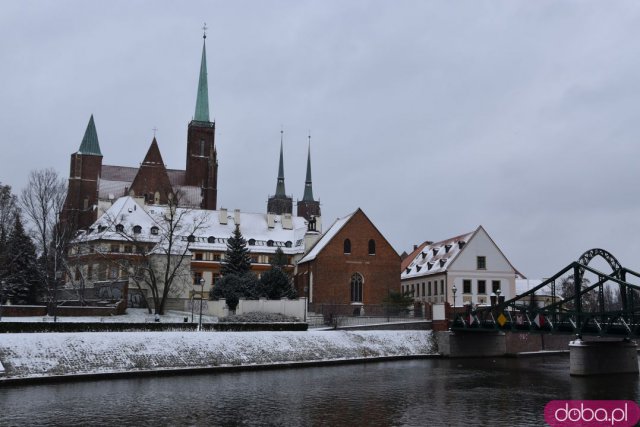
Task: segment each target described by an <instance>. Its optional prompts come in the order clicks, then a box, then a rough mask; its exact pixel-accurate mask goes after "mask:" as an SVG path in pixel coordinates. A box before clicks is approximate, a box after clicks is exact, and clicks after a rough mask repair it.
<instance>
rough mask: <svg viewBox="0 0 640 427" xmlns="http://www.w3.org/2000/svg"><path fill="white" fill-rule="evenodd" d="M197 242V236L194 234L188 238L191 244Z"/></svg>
mask: <svg viewBox="0 0 640 427" xmlns="http://www.w3.org/2000/svg"><path fill="white" fill-rule="evenodd" d="M195 241H196V236H194V235H193V234H190V235H189V236H188V237H187V242H189V243H193V242H195Z"/></svg>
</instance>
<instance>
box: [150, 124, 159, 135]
mask: <svg viewBox="0 0 640 427" xmlns="http://www.w3.org/2000/svg"><path fill="white" fill-rule="evenodd" d="M151 130H152V131H153V137H154V138H155V137H156V131H157V130H158V128H157V127H155V126H154V127H153V129H151Z"/></svg>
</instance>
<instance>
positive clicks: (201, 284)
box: [198, 277, 204, 331]
mask: <svg viewBox="0 0 640 427" xmlns="http://www.w3.org/2000/svg"><path fill="white" fill-rule="evenodd" d="M200 287H201V288H200V320H199V321H198V330H199V331H200V330H202V294H203V293H204V277H201V278H200Z"/></svg>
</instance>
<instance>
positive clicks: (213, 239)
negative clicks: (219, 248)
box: [207, 236, 216, 243]
mask: <svg viewBox="0 0 640 427" xmlns="http://www.w3.org/2000/svg"><path fill="white" fill-rule="evenodd" d="M215 242H216V238H215V237H213V236H209V238H208V239H207V243H215Z"/></svg>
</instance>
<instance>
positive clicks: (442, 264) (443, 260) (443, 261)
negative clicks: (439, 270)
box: [440, 258, 447, 267]
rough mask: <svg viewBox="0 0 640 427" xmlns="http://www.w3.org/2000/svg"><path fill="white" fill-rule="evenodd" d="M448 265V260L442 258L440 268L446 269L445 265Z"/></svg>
mask: <svg viewBox="0 0 640 427" xmlns="http://www.w3.org/2000/svg"><path fill="white" fill-rule="evenodd" d="M446 263H447V260H446V259H444V258H442V259H441V260H440V267H444V265H445V264H446Z"/></svg>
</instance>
